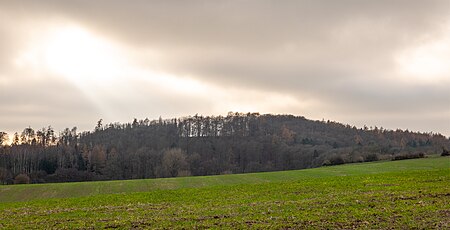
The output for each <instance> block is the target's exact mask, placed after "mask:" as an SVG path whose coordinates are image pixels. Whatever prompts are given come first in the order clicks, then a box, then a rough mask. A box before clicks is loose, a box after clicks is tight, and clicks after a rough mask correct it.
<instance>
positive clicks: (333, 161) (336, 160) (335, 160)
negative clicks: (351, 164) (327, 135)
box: [322, 155, 345, 166]
mask: <svg viewBox="0 0 450 230" xmlns="http://www.w3.org/2000/svg"><path fill="white" fill-rule="evenodd" d="M344 163H345V161H344V158H343V157H342V156H341V155H335V156H332V157H330V158H329V159H327V160H325V161H324V162H323V163H322V166H330V165H341V164H344Z"/></svg>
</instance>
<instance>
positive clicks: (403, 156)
mask: <svg viewBox="0 0 450 230" xmlns="http://www.w3.org/2000/svg"><path fill="white" fill-rule="evenodd" d="M424 157H425V154H424V153H422V152H420V153H409V154H401V155H397V156H394V158H393V159H392V160H393V161H398V160H407V159H415V158H424Z"/></svg>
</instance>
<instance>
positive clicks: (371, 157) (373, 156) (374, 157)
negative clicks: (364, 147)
mask: <svg viewBox="0 0 450 230" xmlns="http://www.w3.org/2000/svg"><path fill="white" fill-rule="evenodd" d="M379 159H380V158H379V157H378V154H376V153H371V154H369V155H367V156H366V159H365V161H367V162H371V161H377V160H379Z"/></svg>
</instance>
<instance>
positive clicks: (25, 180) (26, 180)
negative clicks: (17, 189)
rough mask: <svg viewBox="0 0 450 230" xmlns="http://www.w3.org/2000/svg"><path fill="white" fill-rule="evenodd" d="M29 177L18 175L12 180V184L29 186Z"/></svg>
mask: <svg viewBox="0 0 450 230" xmlns="http://www.w3.org/2000/svg"><path fill="white" fill-rule="evenodd" d="M29 183H30V177H29V176H28V175H27V174H23V173H22V174H19V175H17V176H16V177H15V178H14V184H29Z"/></svg>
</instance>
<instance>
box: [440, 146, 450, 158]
mask: <svg viewBox="0 0 450 230" xmlns="http://www.w3.org/2000/svg"><path fill="white" fill-rule="evenodd" d="M441 156H443V157H445V156H450V152H449V151H448V150H447V149H446V148H442V153H441Z"/></svg>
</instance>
